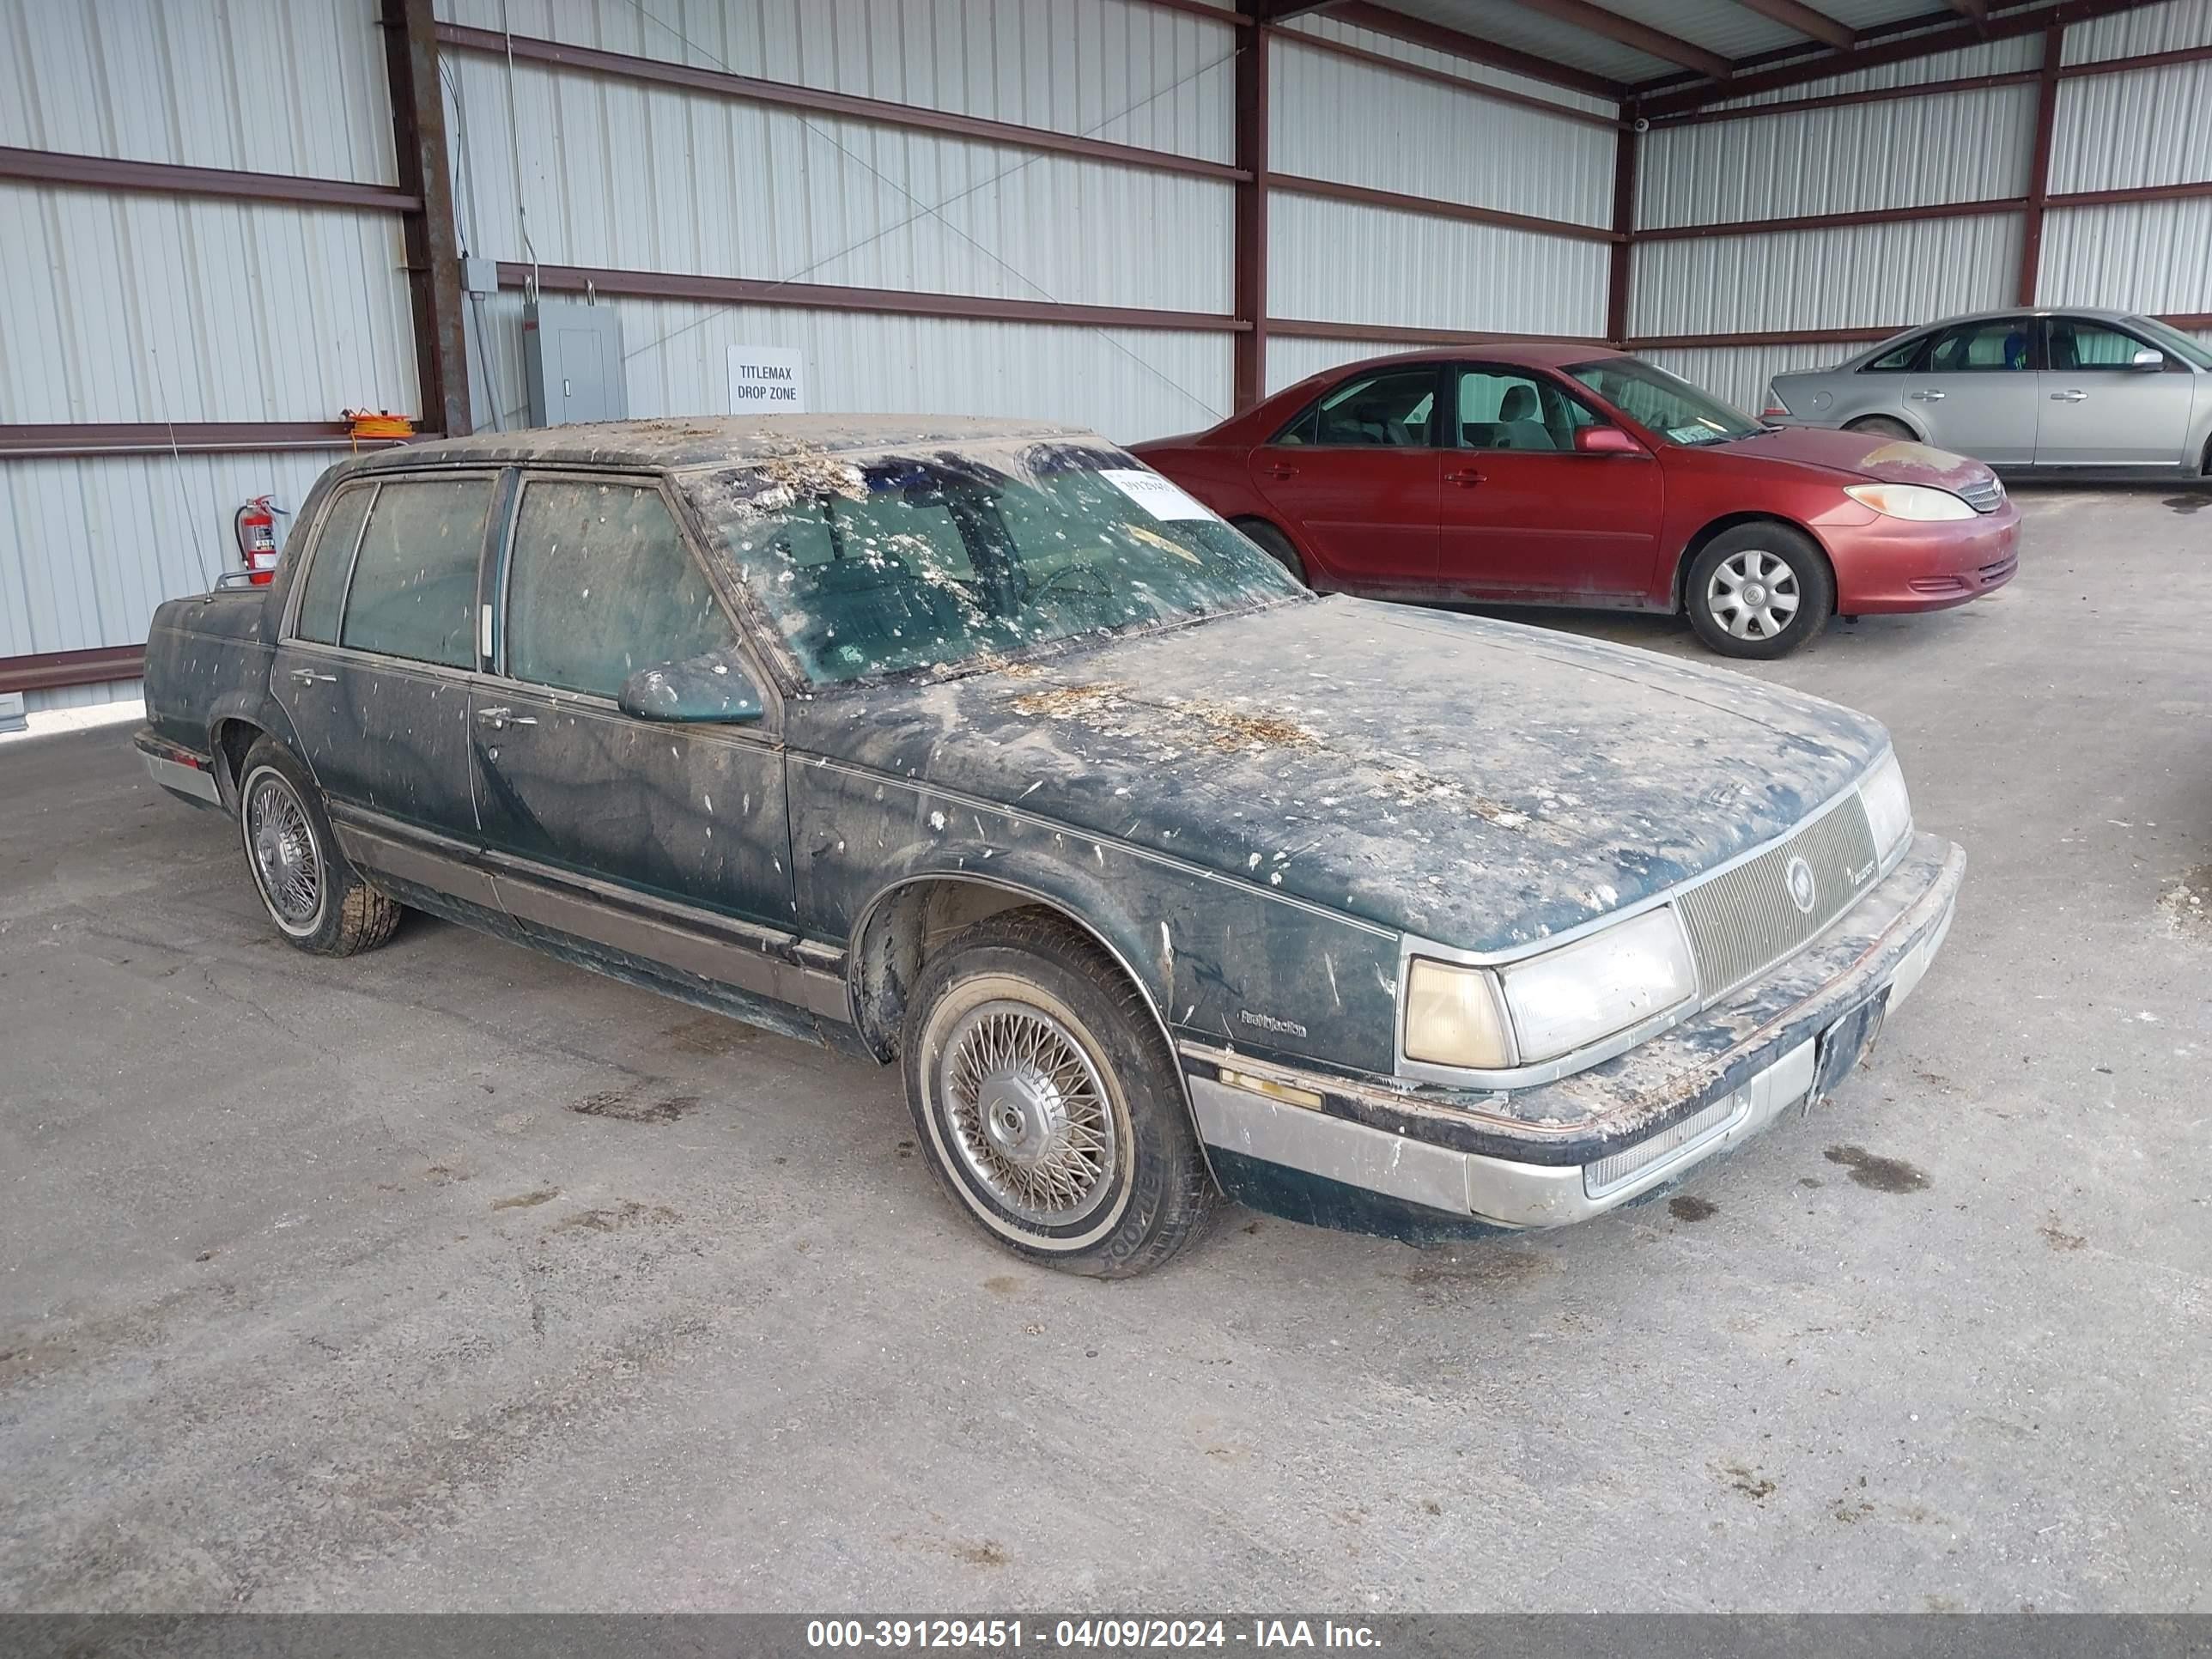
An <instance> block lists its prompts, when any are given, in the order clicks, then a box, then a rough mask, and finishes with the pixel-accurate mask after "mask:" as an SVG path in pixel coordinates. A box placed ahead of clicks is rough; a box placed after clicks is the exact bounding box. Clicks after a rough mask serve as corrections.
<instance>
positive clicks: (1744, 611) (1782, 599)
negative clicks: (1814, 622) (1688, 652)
mask: <svg viewBox="0 0 2212 1659" xmlns="http://www.w3.org/2000/svg"><path fill="white" fill-rule="evenodd" d="M1802 603H1803V595H1802V593H1800V592H1799V591H1798V587H1797V573H1796V571H1795V570H1793V569H1791V568H1790V564H1789V562H1788V561H1787V560H1784V559H1780V558H1777V557H1776V556H1774V555H1773V554H1771V553H1765V552H1761V551H1760V550H1759V549H1757V548H1747V549H1746V550H1744V551H1742V552H1741V553H1731V554H1729V556H1728V557H1727V558H1725V559H1723V560H1722V561H1721V562H1720V564H1719V565H1718V566H1717V568H1715V569H1714V571H1713V576H1712V580H1711V581H1710V582H1708V583H1707V584H1706V586H1705V605H1706V608H1707V609H1708V610H1710V611H1711V612H1712V613H1713V619H1714V620H1715V621H1717V623H1720V625H1721V626H1722V627H1723V628H1725V629H1728V631H1729V633H1730V634H1731V635H1734V636H1735V638H1737V639H1740V640H1771V639H1772V638H1774V637H1775V636H1776V635H1778V634H1780V633H1782V632H1783V631H1784V629H1787V628H1788V627H1789V626H1790V623H1791V622H1792V621H1794V620H1795V619H1796V615H1797V607H1798V606H1799V605H1801V604H1802Z"/></svg>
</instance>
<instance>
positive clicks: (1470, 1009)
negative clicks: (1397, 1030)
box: [1406, 957, 1513, 1072]
mask: <svg viewBox="0 0 2212 1659" xmlns="http://www.w3.org/2000/svg"><path fill="white" fill-rule="evenodd" d="M1406 1058H1407V1059H1408V1060H1420V1061H1422V1062H1424V1063H1425V1064H1427V1065H1430V1066H1468V1067H1470V1068H1471V1069H1473V1070H1475V1071H1479V1072H1502V1071H1504V1070H1505V1069H1506V1068H1507V1067H1508V1066H1511V1065H1512V1064H1513V1045H1512V1042H1510V1039H1509V1038H1508V1036H1506V1030H1505V1012H1504V1009H1503V1008H1502V1007H1500V1006H1499V1005H1498V976H1497V975H1494V974H1492V972H1491V971H1490V970H1489V969H1486V968H1460V967H1455V966H1454V965H1453V964H1452V963H1448V962H1431V961H1430V960H1429V959H1428V958H1427V957H1414V958H1413V969H1412V970H1411V971H1410V972H1408V973H1407V975H1406Z"/></svg>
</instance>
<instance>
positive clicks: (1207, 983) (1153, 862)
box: [791, 761, 1398, 1076]
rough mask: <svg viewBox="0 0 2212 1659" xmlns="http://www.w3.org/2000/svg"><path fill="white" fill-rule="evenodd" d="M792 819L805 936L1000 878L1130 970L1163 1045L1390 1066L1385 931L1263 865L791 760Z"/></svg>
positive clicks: (1376, 1070)
mask: <svg viewBox="0 0 2212 1659" xmlns="http://www.w3.org/2000/svg"><path fill="white" fill-rule="evenodd" d="M791 779H792V790H791V813H792V828H793V849H794V857H795V858H796V860H797V868H796V870H795V872H794V873H795V876H796V878H797V882H798V897H799V913H800V915H801V916H802V917H803V918H805V923H806V928H805V931H807V932H808V933H811V934H813V935H814V936H815V937H817V938H829V939H838V938H842V939H848V940H849V941H850V945H849V956H848V961H849V962H850V963H853V964H854V967H853V969H852V971H854V972H856V973H857V972H859V971H860V964H861V963H863V961H864V958H865V952H866V927H868V925H869V924H870V922H871V921H872V919H873V918H874V916H876V915H879V914H880V911H881V906H882V905H883V904H884V902H887V900H888V899H889V898H890V896H892V895H894V894H895V893H896V891H897V890H900V889H902V888H908V887H911V886H912V884H915V882H918V881H923V880H928V879H943V880H965V881H975V882H981V883H985V884H994V885H997V886H999V887H1000V888H1002V889H1005V890H1010V891H1013V892H1018V893H1021V894H1024V895H1025V896H1030V897H1032V898H1034V899H1036V901H1037V902H1040V903H1043V904H1047V905H1048V906H1050V907H1051V908H1054V909H1055V910H1058V911H1060V913H1062V914H1063V915H1066V916H1067V917H1068V918H1069V919H1070V920H1071V921H1074V922H1075V923H1076V924H1078V925H1079V926H1080V927H1083V928H1085V930H1086V931H1088V932H1089V933H1091V935H1092V936H1093V937H1094V938H1096V939H1097V940H1098V941H1099V943H1100V944H1101V945H1103V946H1104V947H1105V948H1106V950H1107V951H1109V954H1111V955H1112V956H1114V957H1115V958H1116V959H1117V960H1118V961H1119V962H1120V963H1121V964H1122V966H1123V967H1124V968H1125V969H1127V972H1128V974H1129V975H1130V977H1131V978H1132V979H1133V981H1135V982H1136V984H1137V986H1138V987H1139V989H1140V990H1141V991H1142V992H1143V994H1144V995H1145V996H1146V1000H1148V1001H1149V1002H1150V1003H1151V1004H1152V1007H1153V1009H1154V1011H1155V1012H1157V1013H1158V1016H1159V1018H1160V1022H1161V1024H1162V1026H1163V1028H1164V1030H1166V1031H1167V1033H1168V1035H1169V1036H1170V1038H1171V1039H1178V1038H1180V1039H1188V1040H1193V1041H1198V1042H1206V1043H1209V1044H1211V1045H1213V1046H1216V1047H1219V1046H1223V1045H1227V1046H1230V1047H1233V1048H1239V1049H1248V1050H1250V1051H1253V1052H1255V1053H1258V1054H1266V1055H1270V1056H1273V1057H1275V1058H1278V1059H1279V1060H1283V1061H1284V1062H1285V1063H1297V1064H1304V1065H1309V1066H1312V1065H1318V1066H1324V1067H1326V1068H1328V1069H1330V1070H1333V1071H1338V1072H1343V1073H1364V1074H1369V1075H1380V1076H1388V1075H1389V1074H1390V1073H1391V1072H1392V1070H1393V1068H1394V1066H1395V1052H1396V1043H1395V1035H1396V1018H1397V988H1398V987H1397V982H1396V980H1397V960H1398V935H1397V934H1396V933H1395V932H1393V931H1391V930H1389V929H1387V928H1383V927H1376V926H1375V925H1373V924H1372V923H1369V922H1364V921H1355V920H1354V919H1352V918H1351V917H1349V916H1345V915H1338V914H1336V913H1334V912H1332V911H1329V910H1327V909H1325V908H1322V907H1321V906H1318V905H1316V904H1312V903H1310V902H1306V901H1304V900H1301V899H1295V898H1291V897H1289V896H1285V895H1283V894H1280V893H1279V892H1276V891H1274V890H1273V889H1272V887H1271V886H1270V884H1268V881H1267V875H1268V872H1267V871H1265V870H1258V869H1255V870H1253V871H1250V872H1247V874H1246V875H1244V876H1243V877H1237V876H1232V875H1227V874H1224V873H1222V872H1217V871H1212V870H1209V869H1206V868H1205V867H1204V866H1200V865H1197V864H1195V863H1194V862H1190V861H1187V860H1181V859H1176V858H1171V857H1168V856H1165V855H1163V854H1158V853H1154V852H1151V851H1148V850H1142V849H1139V848H1134V847H1132V846H1130V845H1129V844H1128V843H1127V842H1121V841H1119V840H1116V839H1115V838H1114V837H1112V836H1103V835H1097V834H1093V833H1091V832H1088V831H1085V830H1082V829H1074V828H1072V827H1070V826H1068V825H1066V824H1061V823H1054V822H1052V821H1050V820H1048V819H1044V818H1040V817H1032V816H1030V814H1028V813H1025V812H1023V811H1019V810H1018V809H1013V808H1008V807H1002V806H994V805H990V804H989V803H987V802H982V801H977V800H972V799H968V798H967V797H965V796H961V795H957V794H953V793H948V792H945V791H940V790H936V789H933V788H932V787H930V786H929V785H927V783H925V782H922V781H918V780H911V779H902V778H895V777H889V776H885V775H883V774H880V773H876V772H872V771H868V770H865V769H860V768H854V767H848V766H845V765H842V764H838V763H819V762H813V761H805V762H797V763H794V764H793V767H792V769H791Z"/></svg>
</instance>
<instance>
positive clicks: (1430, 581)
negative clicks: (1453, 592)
mask: <svg viewBox="0 0 2212 1659" xmlns="http://www.w3.org/2000/svg"><path fill="white" fill-rule="evenodd" d="M1438 374H1439V366H1438V365H1437V364H1435V363H1413V364H1408V365H1405V366H1403V367H1401V368H1388V369H1383V370H1381V371H1379V372H1376V373H1371V374H1362V375H1359V376H1357V377H1355V378H1354V379H1352V380H1346V382H1344V383H1343V384H1342V385H1340V386H1335V387H1334V388H1332V389H1331V390H1330V391H1328V392H1326V393H1324V394H1323V395H1322V397H1321V398H1318V399H1317V400H1316V402H1315V403H1314V404H1313V405H1312V407H1310V409H1308V410H1306V411H1305V412H1304V414H1303V415H1301V416H1299V417H1298V418H1297V420H1295V421H1293V422H1291V424H1290V426H1289V427H1287V428H1285V429H1284V430H1283V431H1282V432H1280V433H1279V434H1278V435H1276V436H1275V438H1274V439H1273V441H1271V442H1268V443H1265V444H1262V445H1261V446H1260V447H1258V448H1256V449H1255V450H1254V451H1253V452H1252V454H1251V459H1250V462H1249V465H1250V467H1251V471H1252V483H1253V484H1254V486H1255V488H1256V489H1258V490H1259V492H1260V494H1261V495H1263V496H1264V497H1266V498H1267V504H1268V505H1269V506H1270V507H1273V508H1274V509H1275V510H1276V511H1277V512H1278V513H1280V514H1282V516H1283V518H1284V519H1285V520H1287V522H1288V526H1289V528H1290V529H1291V532H1292V533H1293V535H1294V536H1295V537H1296V538H1297V539H1298V540H1300V541H1301V542H1303V543H1304V546H1305V551H1306V555H1307V562H1308V567H1309V568H1308V573H1307V574H1309V575H1310V576H1312V577H1314V578H1315V579H1316V580H1318V581H1319V582H1320V583H1321V585H1322V586H1333V587H1345V588H1350V589H1352V590H1353V591H1355V592H1359V591H1365V590H1369V589H1374V590H1383V589H1404V588H1429V587H1433V586H1435V584H1436V579H1437V515H1438V503H1437V493H1438V488H1439V480H1440V477H1441V475H1442V473H1443V451H1442V450H1440V449H1439V448H1437V439H1438V434H1437V382H1438Z"/></svg>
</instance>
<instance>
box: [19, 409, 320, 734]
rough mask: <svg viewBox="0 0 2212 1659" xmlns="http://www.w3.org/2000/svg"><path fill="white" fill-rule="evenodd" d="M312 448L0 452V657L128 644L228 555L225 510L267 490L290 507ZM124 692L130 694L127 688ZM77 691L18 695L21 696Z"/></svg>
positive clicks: (42, 703) (55, 703) (66, 701)
mask: <svg viewBox="0 0 2212 1659" xmlns="http://www.w3.org/2000/svg"><path fill="white" fill-rule="evenodd" d="M331 459H332V457H331V456H330V455H328V454H326V453H319V452H300V451H291V452H282V451H280V452H276V453H267V454H260V453H238V454H222V455H183V456H177V457H171V456H167V455H108V456H95V457H88V458H84V459H10V460H6V461H0V657H12V656H29V655H35V654H39V653H45V652H48V651H81V650H88V649H91V648H93V647H97V646H103V645H136V644H137V643H138V642H139V641H142V640H143V639H144V638H145V637H146V623H147V621H148V619H149V617H152V615H153V614H154V607H155V605H159V604H160V603H161V601H162V600H163V599H170V598H173V597H175V596H176V595H178V594H181V593H198V592H205V591H206V590H207V589H208V588H210V587H211V586H214V585H215V579H216V574H217V573H219V572H220V571H222V569H223V568H225V566H226V565H227V564H235V563H236V562H237V556H236V548H235V544H234V542H233V541H232V539H231V528H230V526H231V515H232V514H233V513H235V512H236V511H237V510H238V508H239V506H240V504H241V503H242V502H244V501H246V499H247V498H248V497H250V496H254V495H267V494H270V493H271V492H272V491H273V492H274V493H275V495H276V498H277V501H279V502H280V503H281V504H282V505H283V506H285V507H294V508H296V507H298V506H299V504H300V503H301V501H303V500H305V499H306V497H307V490H308V489H309V488H310V487H311V486H312V485H313V483H314V482H315V479H316V477H318V476H319V474H320V473H321V472H322V471H323V469H324V468H325V466H327V465H329V464H330V462H331ZM132 695H135V693H133V694H132ZM82 701H84V699H82V697H64V696H62V695H61V694H60V693H58V692H52V691H39V692H31V693H27V694H26V702H27V704H28V706H30V707H32V708H45V707H66V706H70V705H71V704H73V703H76V702H82Z"/></svg>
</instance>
